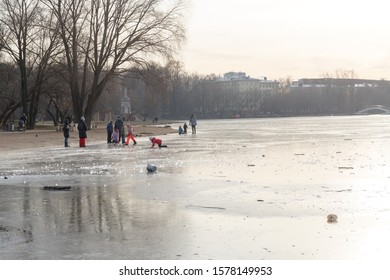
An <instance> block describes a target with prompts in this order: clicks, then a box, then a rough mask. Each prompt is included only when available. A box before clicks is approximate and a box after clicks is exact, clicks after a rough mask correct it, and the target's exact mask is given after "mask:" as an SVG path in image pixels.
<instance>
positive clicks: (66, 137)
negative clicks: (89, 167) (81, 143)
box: [63, 119, 70, 147]
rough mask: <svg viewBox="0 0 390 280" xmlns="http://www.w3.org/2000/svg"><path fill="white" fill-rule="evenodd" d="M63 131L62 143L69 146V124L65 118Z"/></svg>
mask: <svg viewBox="0 0 390 280" xmlns="http://www.w3.org/2000/svg"><path fill="white" fill-rule="evenodd" d="M63 131H64V144H65V147H69V142H68V139H69V136H70V135H69V134H70V125H69V121H68V119H65V123H64V128H63Z"/></svg>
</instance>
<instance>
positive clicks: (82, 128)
mask: <svg viewBox="0 0 390 280" xmlns="http://www.w3.org/2000/svg"><path fill="white" fill-rule="evenodd" d="M77 130H78V131H79V138H80V147H85V139H86V138H87V130H88V129H87V124H86V123H85V118H84V117H81V119H80V122H79V124H78V125H77Z"/></svg>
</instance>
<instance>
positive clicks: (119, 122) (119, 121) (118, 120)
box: [114, 116, 123, 139]
mask: <svg viewBox="0 0 390 280" xmlns="http://www.w3.org/2000/svg"><path fill="white" fill-rule="evenodd" d="M122 128H123V121H122V119H121V117H120V116H118V117H117V118H116V121H115V125H114V130H115V131H116V130H117V129H118V130H119V139H121V138H122Z"/></svg>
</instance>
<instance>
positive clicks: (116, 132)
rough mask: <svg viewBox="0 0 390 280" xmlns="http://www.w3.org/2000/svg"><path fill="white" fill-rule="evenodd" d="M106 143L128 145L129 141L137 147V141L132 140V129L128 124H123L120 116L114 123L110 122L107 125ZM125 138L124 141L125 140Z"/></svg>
mask: <svg viewBox="0 0 390 280" xmlns="http://www.w3.org/2000/svg"><path fill="white" fill-rule="evenodd" d="M106 129H107V143H108V144H110V143H114V144H119V142H121V141H122V144H123V145H129V142H130V140H131V141H133V145H137V141H136V140H135V138H134V131H133V127H132V126H131V124H130V123H129V122H127V123H126V124H124V123H123V120H122V118H121V117H120V116H118V117H117V119H116V121H115V123H113V122H112V121H110V122H109V123H108V124H107V127H106ZM125 138H126V139H125Z"/></svg>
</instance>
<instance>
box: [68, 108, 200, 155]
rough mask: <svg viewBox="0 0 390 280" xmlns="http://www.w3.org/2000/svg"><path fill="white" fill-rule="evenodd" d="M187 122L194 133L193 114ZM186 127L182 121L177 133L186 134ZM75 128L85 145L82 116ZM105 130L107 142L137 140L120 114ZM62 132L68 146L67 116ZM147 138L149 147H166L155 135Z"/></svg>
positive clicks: (195, 122)
mask: <svg viewBox="0 0 390 280" xmlns="http://www.w3.org/2000/svg"><path fill="white" fill-rule="evenodd" d="M189 123H190V125H191V128H192V134H196V125H197V121H196V117H195V116H194V114H192V115H191V117H190V121H189ZM187 129H188V126H187V123H184V125H183V127H181V126H179V134H187ZM77 130H78V132H79V146H80V147H86V143H85V142H86V139H87V130H88V128H87V124H86V122H85V118H84V117H81V118H80V122H79V123H78V125H77ZM106 130H107V143H108V144H110V143H114V144H119V142H122V145H129V142H130V140H132V142H133V145H137V141H136V140H135V138H134V131H133V127H132V126H131V124H130V123H129V122H127V123H126V124H124V123H123V120H122V118H121V117H120V116H118V117H117V119H116V121H115V123H113V121H110V122H109V123H108V124H107V127H106ZM63 132H64V144H65V147H69V136H70V119H68V118H66V119H65V122H64V127H63ZM149 140H150V141H151V142H152V147H151V148H154V146H155V145H157V146H158V147H160V148H166V147H167V146H166V145H163V144H162V140H161V139H158V138H156V137H149Z"/></svg>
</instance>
